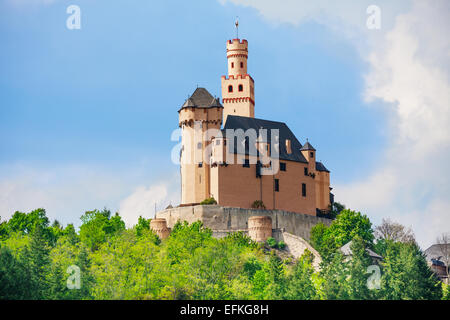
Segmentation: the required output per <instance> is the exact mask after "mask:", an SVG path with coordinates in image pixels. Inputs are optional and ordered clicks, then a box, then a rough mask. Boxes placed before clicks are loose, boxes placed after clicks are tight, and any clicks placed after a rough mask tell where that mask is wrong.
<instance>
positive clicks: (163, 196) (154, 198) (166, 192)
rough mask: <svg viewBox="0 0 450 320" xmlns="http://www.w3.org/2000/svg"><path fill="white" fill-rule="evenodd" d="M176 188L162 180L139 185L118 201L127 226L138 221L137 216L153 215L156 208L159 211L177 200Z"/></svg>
mask: <svg viewBox="0 0 450 320" xmlns="http://www.w3.org/2000/svg"><path fill="white" fill-rule="evenodd" d="M170 190H171V191H170ZM175 191H176V188H175V190H174V188H171V186H170V184H169V183H167V182H163V183H160V184H156V185H152V186H150V187H145V186H139V187H138V188H136V190H135V191H134V192H133V193H132V194H131V195H129V196H128V197H127V198H126V199H124V200H123V201H121V202H120V209H119V212H120V215H121V217H122V219H123V220H124V221H125V223H126V225H127V226H128V227H132V226H133V225H135V224H136V223H137V221H138V218H139V216H143V217H147V218H150V217H153V216H154V213H155V206H156V210H157V211H160V210H162V209H164V208H165V207H166V206H168V205H169V204H172V205H173V204H175V203H177V202H179V199H178V193H176V192H175Z"/></svg>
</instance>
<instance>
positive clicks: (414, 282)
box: [381, 242, 442, 300]
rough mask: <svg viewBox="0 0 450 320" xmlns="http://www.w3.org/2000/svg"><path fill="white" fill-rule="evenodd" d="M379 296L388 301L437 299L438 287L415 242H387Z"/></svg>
mask: <svg viewBox="0 0 450 320" xmlns="http://www.w3.org/2000/svg"><path fill="white" fill-rule="evenodd" d="M382 266H383V275H382V277H381V296H382V298H383V299H388V300H423V299H429V300H434V299H440V298H441V296H442V290H441V285H440V283H439V280H438V279H437V278H436V276H435V275H434V273H433V272H432V271H431V269H430V268H429V267H428V265H427V262H426V259H425V256H424V254H423V253H422V251H421V250H420V248H419V247H418V246H417V244H416V243H401V242H388V248H387V250H386V256H385V257H384V261H383V263H382Z"/></svg>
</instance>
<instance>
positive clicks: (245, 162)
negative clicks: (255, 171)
mask: <svg viewBox="0 0 450 320" xmlns="http://www.w3.org/2000/svg"><path fill="white" fill-rule="evenodd" d="M242 166H243V167H244V168H250V160H249V159H244V164H243V165H242Z"/></svg>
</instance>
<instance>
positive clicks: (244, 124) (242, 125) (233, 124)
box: [222, 115, 308, 163]
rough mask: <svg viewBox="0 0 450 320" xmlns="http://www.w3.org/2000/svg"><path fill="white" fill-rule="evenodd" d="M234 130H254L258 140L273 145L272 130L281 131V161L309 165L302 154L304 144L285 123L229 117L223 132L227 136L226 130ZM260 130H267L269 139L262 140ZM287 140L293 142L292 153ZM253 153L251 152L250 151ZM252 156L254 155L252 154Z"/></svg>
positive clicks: (235, 147)
mask: <svg viewBox="0 0 450 320" xmlns="http://www.w3.org/2000/svg"><path fill="white" fill-rule="evenodd" d="M227 129H232V130H237V129H242V130H243V131H244V132H245V131H247V130H248V129H254V130H255V132H256V134H257V137H256V138H257V139H261V140H266V141H265V142H267V143H269V144H270V143H271V132H272V131H271V130H274V129H278V130H279V158H280V160H290V161H296V162H302V163H308V161H307V160H306V159H305V157H304V156H303V154H302V153H301V152H300V149H301V148H302V144H301V143H300V142H299V141H298V140H297V138H296V137H295V135H294V134H293V133H292V131H291V130H290V129H289V128H288V126H287V125H286V124H285V123H283V122H277V121H270V120H263V119H257V118H250V117H241V116H235V115H229V116H228V117H227V121H226V123H225V126H224V128H223V130H222V132H223V135H224V136H225V135H226V130H227ZM260 129H267V130H268V131H267V137H266V139H262V136H260V132H259V130H260ZM286 140H290V141H291V151H292V152H291V153H288V152H287V150H286V143H285V141H286ZM234 149H235V150H234V153H238V152H237V151H238V150H237V146H236V144H235V146H234ZM250 151H251V150H250ZM245 154H249V151H248V150H246V152H245ZM250 154H251V155H253V154H252V153H251V152H250Z"/></svg>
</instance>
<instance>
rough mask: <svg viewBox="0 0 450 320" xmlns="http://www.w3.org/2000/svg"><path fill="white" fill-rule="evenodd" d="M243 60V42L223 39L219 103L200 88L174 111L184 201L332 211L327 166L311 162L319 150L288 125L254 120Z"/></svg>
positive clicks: (245, 56)
mask: <svg viewBox="0 0 450 320" xmlns="http://www.w3.org/2000/svg"><path fill="white" fill-rule="evenodd" d="M247 59H248V42H247V40H240V39H233V40H229V41H227V60H228V76H222V103H223V104H221V103H220V100H219V99H218V98H215V97H213V96H212V95H211V94H210V93H209V92H208V91H207V90H206V89H204V88H197V89H196V90H195V91H194V93H193V94H192V95H191V96H190V97H189V98H188V99H187V100H186V101H185V102H184V104H183V105H182V107H181V108H180V110H179V111H178V113H179V126H180V128H181V129H182V148H181V156H180V160H181V204H182V205H193V204H199V203H200V202H202V201H203V200H205V199H207V198H210V197H213V198H214V199H215V200H216V201H217V203H218V204H219V205H222V206H230V207H239V208H251V207H255V206H260V207H263V208H266V209H279V210H285V211H291V212H298V213H304V214H309V215H316V213H317V212H320V211H327V210H329V208H330V205H331V202H332V194H330V172H329V171H328V170H327V168H326V167H325V166H324V165H323V164H322V163H321V162H318V161H316V152H317V151H316V149H314V147H313V146H312V145H311V144H310V143H309V142H305V143H304V144H301V143H300V142H299V141H298V139H297V138H296V137H295V135H294V134H293V133H292V131H291V130H290V129H289V128H288V126H287V125H286V124H285V123H283V122H276V121H270V120H263V119H258V118H255V82H254V80H253V78H252V77H251V76H250V75H249V74H248V73H247ZM222 124H223V128H222Z"/></svg>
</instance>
